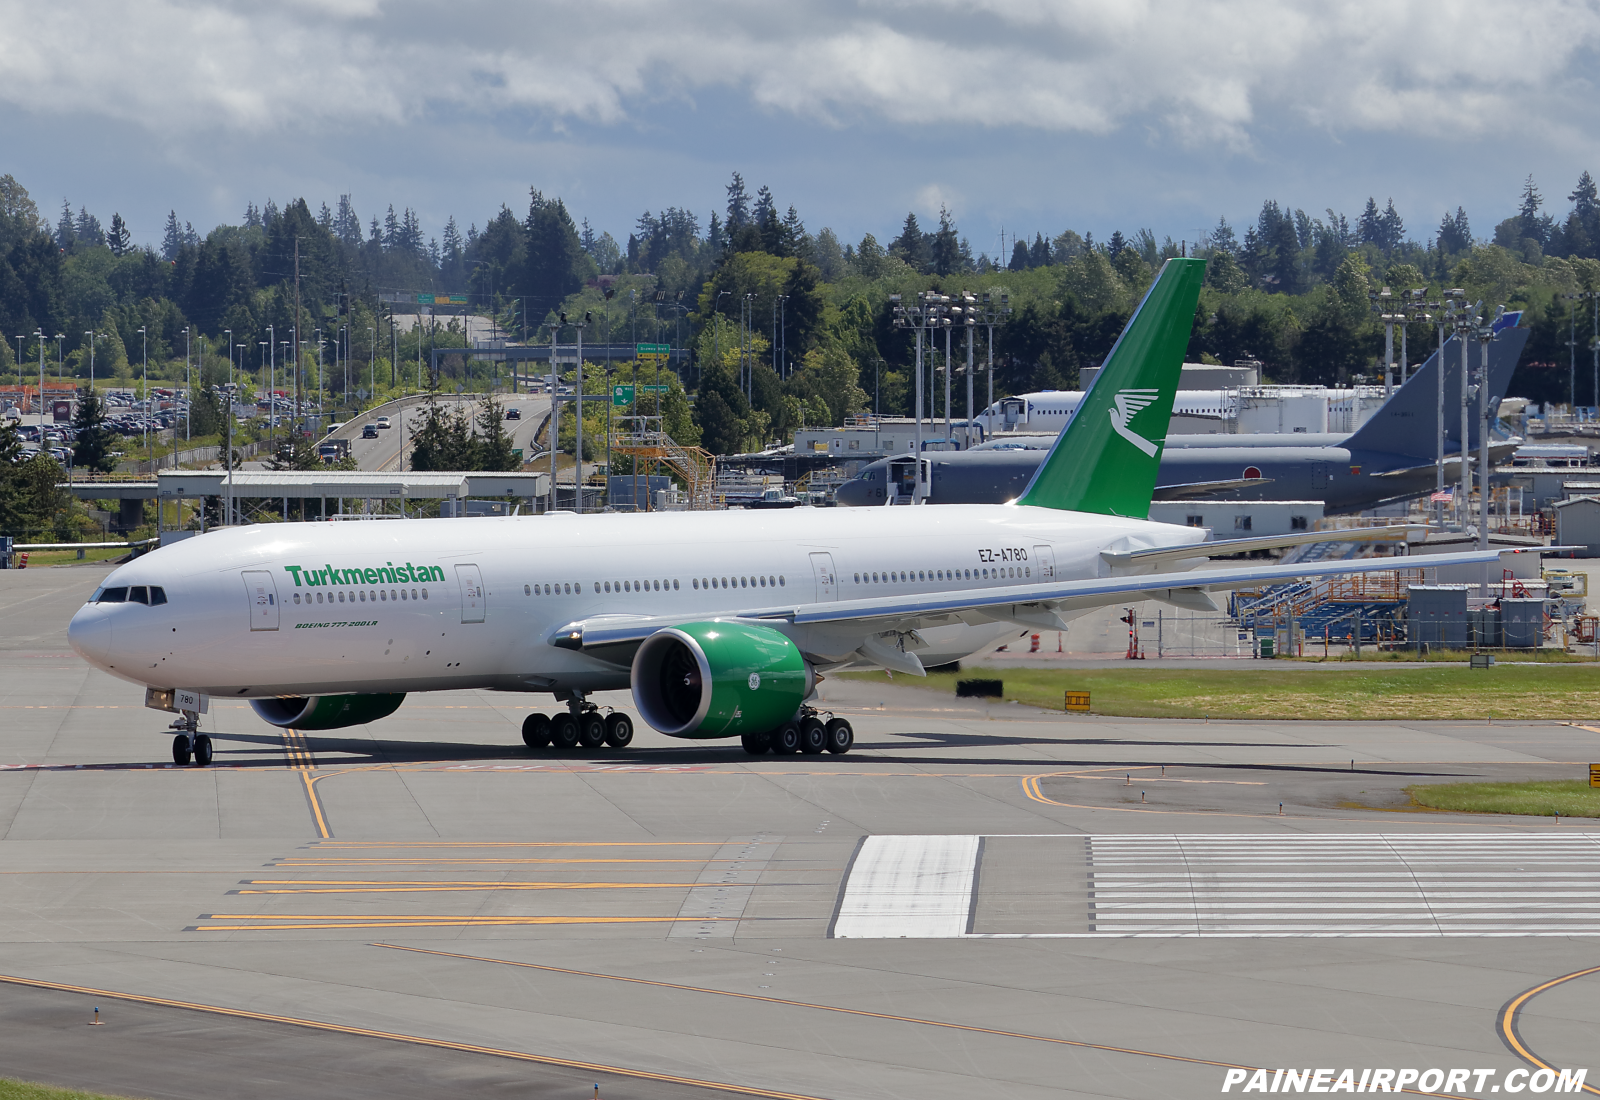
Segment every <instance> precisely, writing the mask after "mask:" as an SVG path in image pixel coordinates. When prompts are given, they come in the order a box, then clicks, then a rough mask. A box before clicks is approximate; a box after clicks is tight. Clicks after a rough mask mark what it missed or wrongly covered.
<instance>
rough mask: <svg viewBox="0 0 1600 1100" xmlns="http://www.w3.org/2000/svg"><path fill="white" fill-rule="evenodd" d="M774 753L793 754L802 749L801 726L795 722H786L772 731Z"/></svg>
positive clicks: (775, 754)
mask: <svg viewBox="0 0 1600 1100" xmlns="http://www.w3.org/2000/svg"><path fill="white" fill-rule="evenodd" d="M771 739H772V755H774V756H793V755H794V754H795V753H797V752H799V751H800V727H799V726H797V725H795V724H794V723H793V722H785V723H784V724H783V725H781V726H779V727H778V728H777V729H775V730H773V731H772V734H771Z"/></svg>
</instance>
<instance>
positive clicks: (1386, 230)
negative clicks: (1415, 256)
mask: <svg viewBox="0 0 1600 1100" xmlns="http://www.w3.org/2000/svg"><path fill="white" fill-rule="evenodd" d="M1378 221H1379V225H1380V227H1381V231H1382V234H1383V240H1382V243H1381V245H1380V247H1381V248H1382V249H1383V250H1384V251H1385V252H1393V251H1394V250H1395V249H1396V248H1399V247H1400V242H1401V241H1403V240H1405V236H1406V225H1405V222H1403V221H1401V220H1400V212H1399V211H1398V210H1396V209H1395V208H1394V200H1393V199H1390V200H1389V204H1388V205H1387V206H1385V207H1384V208H1383V214H1382V215H1381V216H1380V217H1379V219H1378Z"/></svg>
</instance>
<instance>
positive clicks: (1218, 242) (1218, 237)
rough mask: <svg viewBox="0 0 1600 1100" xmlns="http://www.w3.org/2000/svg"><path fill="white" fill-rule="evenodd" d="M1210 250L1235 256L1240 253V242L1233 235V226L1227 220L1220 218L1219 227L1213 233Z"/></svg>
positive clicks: (1218, 220)
mask: <svg viewBox="0 0 1600 1100" xmlns="http://www.w3.org/2000/svg"><path fill="white" fill-rule="evenodd" d="M1210 248H1211V250H1212V251H1213V252H1226V253H1227V254H1228V255H1230V256H1232V255H1235V254H1236V253H1237V252H1238V251H1239V242H1238V240H1237V239H1236V238H1235V237H1234V235H1233V226H1231V225H1229V224H1228V219H1227V218H1218V219H1217V227H1216V228H1215V229H1213V230H1212V231H1211V243H1210Z"/></svg>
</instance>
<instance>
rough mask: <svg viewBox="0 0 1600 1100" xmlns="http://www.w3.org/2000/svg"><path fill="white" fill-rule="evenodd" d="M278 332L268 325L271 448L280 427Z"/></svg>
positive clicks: (269, 436)
mask: <svg viewBox="0 0 1600 1100" xmlns="http://www.w3.org/2000/svg"><path fill="white" fill-rule="evenodd" d="M277 339H278V334H277V333H276V332H275V331H273V328H272V326H271V325H268V326H267V354H268V356H269V360H268V366H267V446H268V449H269V450H270V449H271V447H272V445H273V443H274V441H275V439H276V432H277V428H278V345H277V342H276V341H277Z"/></svg>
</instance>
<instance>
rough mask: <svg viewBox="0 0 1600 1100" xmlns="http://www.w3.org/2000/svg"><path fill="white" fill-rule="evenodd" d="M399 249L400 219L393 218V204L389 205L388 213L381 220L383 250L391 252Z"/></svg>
mask: <svg viewBox="0 0 1600 1100" xmlns="http://www.w3.org/2000/svg"><path fill="white" fill-rule="evenodd" d="M399 247H400V219H399V218H398V217H396V216H395V212H394V203H392V202H391V203H390V204H389V213H388V214H387V215H385V216H384V219H383V250H384V251H385V252H393V251H394V250H395V249H397V248H399Z"/></svg>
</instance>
